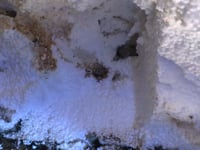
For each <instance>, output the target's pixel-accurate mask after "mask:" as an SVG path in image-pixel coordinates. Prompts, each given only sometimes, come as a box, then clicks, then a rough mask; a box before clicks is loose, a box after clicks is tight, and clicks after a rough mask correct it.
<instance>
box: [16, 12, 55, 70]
mask: <svg viewBox="0 0 200 150" xmlns="http://www.w3.org/2000/svg"><path fill="white" fill-rule="evenodd" d="M14 22H15V27H14V28H15V29H16V30H18V31H20V32H21V33H22V34H24V35H26V36H27V37H28V38H29V39H30V40H31V41H32V42H33V43H34V53H35V58H34V59H33V64H34V65H35V66H36V68H37V69H38V70H39V71H52V70H55V69H56V68H57V63H56V59H55V58H54V57H53V54H52V51H51V46H52V45H53V44H54V42H53V40H52V35H51V33H50V32H48V31H46V30H45V28H44V26H43V25H42V23H41V22H39V21H38V20H36V19H35V18H34V17H31V16H30V15H28V14H25V13H23V14H20V15H19V16H18V17H16V19H14Z"/></svg>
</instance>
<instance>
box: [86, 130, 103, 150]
mask: <svg viewBox="0 0 200 150" xmlns="http://www.w3.org/2000/svg"><path fill="white" fill-rule="evenodd" d="M85 137H86V140H87V141H88V143H89V145H90V146H91V147H92V148H94V149H96V148H98V147H101V146H102V144H101V143H100V141H99V138H98V137H97V135H96V133H94V132H92V133H88V134H87V135H86V136H85Z"/></svg>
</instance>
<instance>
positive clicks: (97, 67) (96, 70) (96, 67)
mask: <svg viewBox="0 0 200 150" xmlns="http://www.w3.org/2000/svg"><path fill="white" fill-rule="evenodd" d="M108 73H109V69H108V68H106V67H105V66H104V65H103V64H102V63H99V62H95V63H93V64H89V65H86V66H85V77H90V76H93V77H94V78H95V79H96V80H97V81H98V82H99V81H101V80H103V79H105V78H107V77H108Z"/></svg>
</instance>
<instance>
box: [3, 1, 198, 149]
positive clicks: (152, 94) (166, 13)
mask: <svg viewBox="0 0 200 150" xmlns="http://www.w3.org/2000/svg"><path fill="white" fill-rule="evenodd" d="M12 5H16V6H15V7H16V8H18V9H17V10H18V11H19V13H18V14H19V17H18V18H16V19H13V20H9V19H8V18H6V17H5V16H2V15H1V16H0V19H1V20H2V19H3V20H4V21H5V24H4V25H3V26H2V29H1V30H0V42H1V43H0V85H1V86H0V104H1V105H3V106H4V107H8V108H10V109H14V110H16V113H15V114H14V115H13V117H12V122H10V123H5V122H3V121H1V122H0V127H1V128H3V129H4V128H9V127H10V126H12V125H13V124H14V123H16V122H17V121H18V120H19V119H20V118H22V120H23V128H22V131H21V132H20V135H18V136H20V137H22V138H24V139H27V140H40V139H41V140H43V139H47V138H50V139H55V140H57V141H63V140H65V141H69V140H71V139H76V138H84V135H85V134H86V133H87V132H88V131H95V132H97V133H98V134H107V135H108V134H110V133H112V134H114V135H116V136H118V137H120V138H122V139H123V140H124V141H126V142H128V143H130V144H135V143H136V144H138V143H139V142H140V141H142V145H143V149H145V148H147V147H152V146H154V145H163V146H165V147H172V148H177V147H178V148H180V149H181V150H182V149H183V150H184V149H187V150H189V149H192V150H195V149H199V146H198V145H199V144H200V115H199V114H200V110H199V106H200V101H199V98H200V78H199V77H200V61H199V58H200V53H199V43H200V41H199V38H198V37H199V36H200V30H199V22H200V21H199V20H198V19H197V18H198V16H199V10H200V9H199V8H200V6H199V3H198V1H197V0H190V1H188V0H182V1H180V0H171V1H156V0H148V1H146V0H133V1H131V0H110V1H106V0H98V1H89V0H79V1H78V0H68V1H65V0H57V1H53V0H38V1H32V0H26V1H24V3H21V4H20V3H19V2H18V1H17V0H14V1H10V4H8V3H6V4H5V7H6V6H9V7H11V6H12ZM0 6H1V7H4V1H1V2H0ZM13 7H14V6H13ZM24 14H26V15H24ZM27 14H28V15H27ZM24 16H26V17H24ZM17 19H18V20H17ZM20 19H22V22H23V21H24V22H25V23H26V21H29V20H30V19H35V20H36V21H37V23H38V24H39V25H40V26H41V28H42V29H43V28H44V31H48V33H49V35H50V36H51V37H49V38H50V39H52V41H53V42H52V43H53V44H52V45H50V50H51V51H52V55H53V57H54V58H55V59H56V60H57V67H56V69H55V70H50V71H44V72H43V71H42V72H41V71H38V70H37V68H36V67H35V66H34V62H33V61H34V57H35V52H34V43H33V42H32V39H31V37H32V36H35V35H32V36H30V35H28V34H27V35H26V34H25V33H26V32H25V33H22V32H20V30H18V29H13V28H10V27H13V25H14V24H15V22H17V21H19V20H20ZM6 23H7V24H9V25H7V24H6ZM0 24H2V23H0ZM42 31H43V30H42ZM136 32H139V34H140V37H139V39H138V40H137V43H138V45H137V49H138V53H139V57H133V58H127V59H125V60H120V61H117V62H115V61H113V57H114V55H115V52H116V48H117V47H118V46H120V45H122V44H124V43H125V42H126V41H127V40H128V39H129V38H130V37H131V36H132V35H133V34H135V33H136ZM37 35H40V34H37ZM37 38H38V39H39V40H40V38H41V37H37ZM47 41H48V40H47ZM43 42H45V40H43ZM96 61H98V62H99V63H102V64H103V65H105V66H106V67H107V68H108V70H109V74H108V77H107V78H106V79H103V80H101V81H100V82H98V81H97V80H96V79H95V78H93V77H85V70H84V67H85V66H87V65H89V64H92V63H95V62H96ZM116 72H120V74H121V75H122V76H121V78H120V80H118V81H116V82H113V81H112V77H113V76H114V74H115V73H116ZM138 136H139V141H137V140H138V139H137V138H138ZM132 137H134V138H132ZM133 139H134V140H135V141H134V140H133ZM65 144H66V143H65ZM66 147H68V145H67V144H66ZM82 147H83V144H81V143H79V144H76V145H75V147H74V148H71V149H78V148H80V149H81V148H82Z"/></svg>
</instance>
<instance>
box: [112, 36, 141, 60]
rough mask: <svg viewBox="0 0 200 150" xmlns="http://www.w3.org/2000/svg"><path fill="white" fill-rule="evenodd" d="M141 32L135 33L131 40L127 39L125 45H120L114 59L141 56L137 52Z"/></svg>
mask: <svg viewBox="0 0 200 150" xmlns="http://www.w3.org/2000/svg"><path fill="white" fill-rule="evenodd" d="M138 36H139V34H137V33H136V34H135V35H133V36H132V37H131V38H130V40H129V41H127V42H126V43H125V44H124V45H120V46H119V47H117V50H116V54H115V57H114V58H113V60H114V61H118V60H120V59H126V58H128V57H132V56H139V55H138V53H137V39H138Z"/></svg>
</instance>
